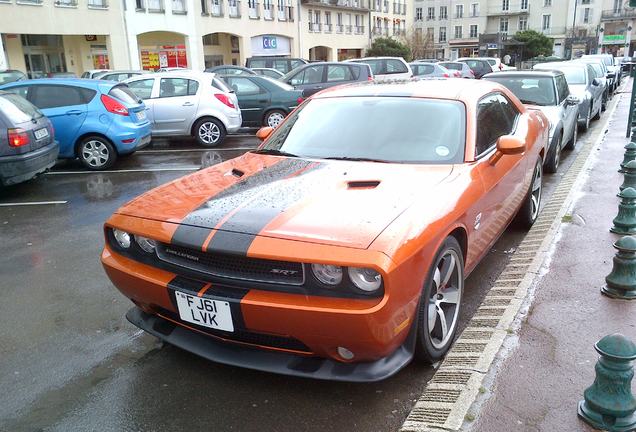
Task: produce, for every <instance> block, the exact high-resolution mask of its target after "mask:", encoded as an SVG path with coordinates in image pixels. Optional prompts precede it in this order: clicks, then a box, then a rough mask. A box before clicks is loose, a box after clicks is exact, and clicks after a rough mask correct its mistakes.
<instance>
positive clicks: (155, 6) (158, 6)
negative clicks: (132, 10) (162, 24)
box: [148, 0, 165, 13]
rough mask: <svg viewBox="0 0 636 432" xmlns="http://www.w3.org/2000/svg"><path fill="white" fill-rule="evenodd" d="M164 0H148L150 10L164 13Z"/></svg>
mask: <svg viewBox="0 0 636 432" xmlns="http://www.w3.org/2000/svg"><path fill="white" fill-rule="evenodd" d="M164 10H165V8H164V7H163V0H148V12H158V13H163V11H164Z"/></svg>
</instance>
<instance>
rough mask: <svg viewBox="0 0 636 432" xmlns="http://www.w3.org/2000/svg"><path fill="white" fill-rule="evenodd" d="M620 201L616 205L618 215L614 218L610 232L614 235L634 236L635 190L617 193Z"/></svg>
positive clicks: (629, 189) (635, 226) (635, 225)
mask: <svg viewBox="0 0 636 432" xmlns="http://www.w3.org/2000/svg"><path fill="white" fill-rule="evenodd" d="M618 197H619V198H620V199H621V202H620V204H618V215H617V216H616V217H615V218H614V220H613V222H614V226H612V227H611V228H610V232H613V233H614V234H622V235H630V234H636V189H634V188H630V187H628V188H627V189H624V190H622V191H620V192H619V193H618Z"/></svg>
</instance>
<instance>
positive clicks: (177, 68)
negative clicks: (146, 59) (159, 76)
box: [156, 66, 192, 72]
mask: <svg viewBox="0 0 636 432" xmlns="http://www.w3.org/2000/svg"><path fill="white" fill-rule="evenodd" d="M191 71H192V69H188V68H185V67H181V66H175V67H163V68H159V69H157V70H156V72H191Z"/></svg>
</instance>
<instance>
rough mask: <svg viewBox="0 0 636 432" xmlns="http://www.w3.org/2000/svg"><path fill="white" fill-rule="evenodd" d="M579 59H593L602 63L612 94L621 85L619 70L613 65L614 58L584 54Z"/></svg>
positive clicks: (608, 55)
mask: <svg viewBox="0 0 636 432" xmlns="http://www.w3.org/2000/svg"><path fill="white" fill-rule="evenodd" d="M581 59H594V60H600V61H602V62H603V64H604V65H605V67H606V68H607V78H608V79H609V80H610V82H611V84H612V86H611V87H612V88H611V91H612V92H613V91H614V90H616V89H617V88H618V86H619V85H620V84H621V68H620V66H616V65H615V64H614V57H613V56H612V55H611V54H585V55H584V56H582V57H581Z"/></svg>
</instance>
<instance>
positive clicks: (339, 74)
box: [279, 62, 373, 97]
mask: <svg viewBox="0 0 636 432" xmlns="http://www.w3.org/2000/svg"><path fill="white" fill-rule="evenodd" d="M279 80H280V81H282V82H284V83H286V84H289V85H290V86H292V87H294V88H295V89H296V90H302V91H303V96H304V97H309V96H311V95H313V94H314V93H318V92H319V91H320V90H324V89H326V88H329V87H334V86H337V85H341V84H348V83H352V82H358V81H362V82H364V81H371V80H373V73H372V72H371V68H370V67H369V65H368V64H366V63H338V62H319V63H309V64H306V65H302V66H300V67H297V68H296V69H294V70H293V71H291V72H289V73H288V74H287V75H285V76H284V77H282V78H279Z"/></svg>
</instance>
